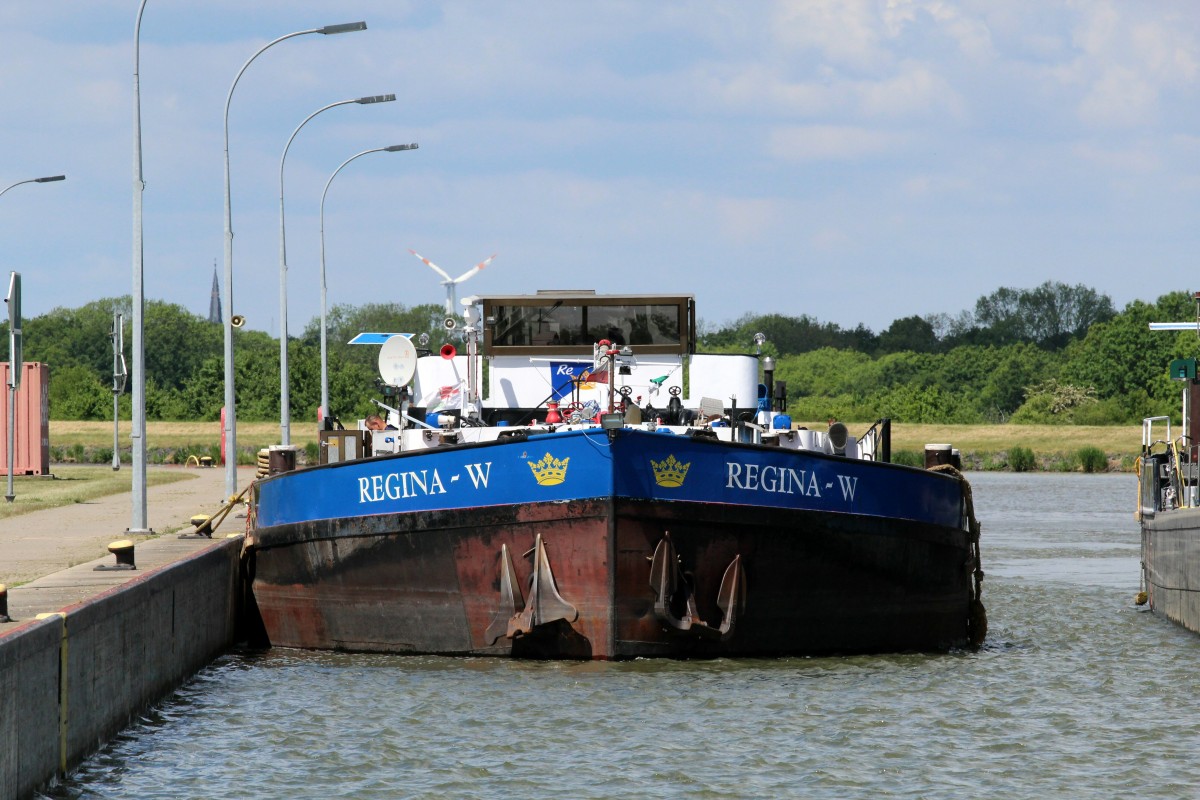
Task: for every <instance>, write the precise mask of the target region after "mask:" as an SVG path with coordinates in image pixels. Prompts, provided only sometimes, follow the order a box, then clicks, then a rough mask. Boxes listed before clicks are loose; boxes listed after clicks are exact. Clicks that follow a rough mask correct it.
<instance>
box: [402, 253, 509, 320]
mask: <svg viewBox="0 0 1200 800" xmlns="http://www.w3.org/2000/svg"><path fill="white" fill-rule="evenodd" d="M408 252H410V253H412V254H413V255H414V256H416V257H417V258H419V259H421V260H422V261H424V262H425V264H426V265H427V266H428V267H429V268H430V269H431V270H433V271H434V272H436V273H437V274H438V275H441V276H442V277H443V278H445V280H443V281H442V286H445V287H446V319H445V325H446V327H447V328H454V327H455V326H456V325H457V324H458V323H457V320H456V318H455V312H454V309H455V307H457V306H458V290H457V287H458V284H460V283H462V282H463V281H465V280H467V279H468V278H470V277H471V276H473V275H474V274H475V273H477V272H479V270H481V269H483V268H484V267H486V266H487V265H488V264H490V263H492V259H493V258H495V257H496V254H495V253H492V254H491V255H490V256H488V257H487V258H485V259H484V260H483V261H480V262H479V263H478V264H476V265H475V266H473V267H471V268H470V269H469V270H467V271H466V272H464V273H463V274H462V275H459V276H458V277H457V278H451V277H450V276H449V275H448V274H447V273H446V271H445V270H444V269H442V268H441V267H439V266H438V265H437V264H435V263H433V262H432V261H430V260H429V259H428V258H425V256H423V255H421V254H420V253H418V252H417V251H416V250H413V249H411V248H410V249H409V251H408Z"/></svg>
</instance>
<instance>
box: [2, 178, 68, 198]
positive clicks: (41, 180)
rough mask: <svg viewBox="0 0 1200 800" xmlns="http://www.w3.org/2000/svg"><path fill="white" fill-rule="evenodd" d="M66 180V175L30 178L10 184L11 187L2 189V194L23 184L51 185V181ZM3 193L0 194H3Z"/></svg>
mask: <svg viewBox="0 0 1200 800" xmlns="http://www.w3.org/2000/svg"><path fill="white" fill-rule="evenodd" d="M66 179H67V176H66V175H51V176H50V177H49V178H30V179H28V180H24V181H17V182H16V183H14V184H12V186H6V187H5V188H4V192H7V191H8V190H9V189H11V188H13V186H20V185H21V184H23V183H51V182H52V181H63V180H66ZM4 192H0V194H4Z"/></svg>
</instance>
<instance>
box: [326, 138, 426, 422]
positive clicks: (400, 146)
mask: <svg viewBox="0 0 1200 800" xmlns="http://www.w3.org/2000/svg"><path fill="white" fill-rule="evenodd" d="M417 146H418V145H417V143H416V142H413V143H412V144H394V145H392V146H391V147H376V148H373V149H371V150H363V151H362V152H361V153H355V154H354V155H352V156H350V157H349V158H347V159H346V160H345V161H343V162H342V163H341V166H339V167H338V168H337V169H335V170H334V171H333V174H332V175H330V176H329V180H327V181H325V191H323V192H321V418H322V419H324V418H325V417H327V416H329V350H328V349H327V347H326V334H325V320H326V314H325V310H326V303H325V299H326V284H325V195H327V194H329V184H331V183H333V179H334V178H336V177H337V174H338V173H339V172H341V171H342V167H345V166H346V165H347V164H349V163H350V162H351V161H353V160H354V159H356V158H361V157H363V156H365V155H367V154H368V153H396V152H399V151H401V150H416V149H417Z"/></svg>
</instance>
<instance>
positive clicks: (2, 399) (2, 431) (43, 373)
mask: <svg viewBox="0 0 1200 800" xmlns="http://www.w3.org/2000/svg"><path fill="white" fill-rule="evenodd" d="M22 368H23V369H22V371H21V387H20V388H19V389H17V391H16V402H15V403H14V404H13V407H14V408H15V409H16V418H15V427H16V435H15V436H14V437H13V445H14V448H13V474H14V475H49V474H50V365H49V364H39V363H37V362H32V363H26V364H23V365H22ZM8 371H9V365H8V362H7V361H5V362H3V363H0V472H3V473H4V474H5V475H7V474H8V399H9V389H8Z"/></svg>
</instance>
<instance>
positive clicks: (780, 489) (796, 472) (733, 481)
mask: <svg viewBox="0 0 1200 800" xmlns="http://www.w3.org/2000/svg"><path fill="white" fill-rule="evenodd" d="M834 477H835V478H837V484H836V486H835V484H834V482H833V481H826V482H823V481H821V480H820V479H819V478H818V477H817V473H816V472H815V471H810V470H804V469H793V468H792V467H775V466H771V465H770V464H743V463H740V462H737V461H726V462H725V488H726V489H740V490H742V491H747V492H771V493H776V494H798V495H802V496H804V497H821V496H822V495H821V492H822V491H832V490H835V489H836V488H837V487H840V488H841V492H842V499H843V500H846V501H852V500H854V493H855V491H857V489H858V477H857V476H854V475H835V476H834Z"/></svg>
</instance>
